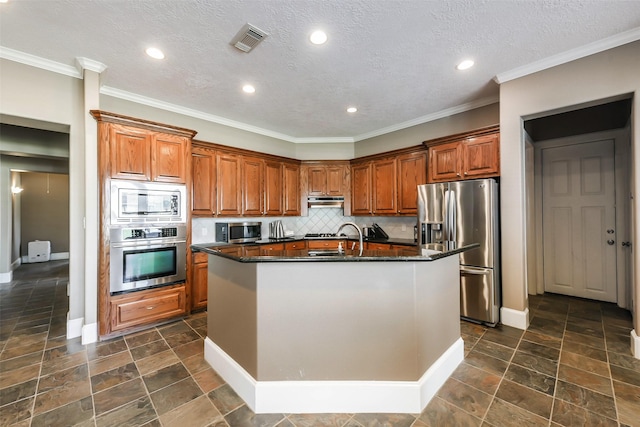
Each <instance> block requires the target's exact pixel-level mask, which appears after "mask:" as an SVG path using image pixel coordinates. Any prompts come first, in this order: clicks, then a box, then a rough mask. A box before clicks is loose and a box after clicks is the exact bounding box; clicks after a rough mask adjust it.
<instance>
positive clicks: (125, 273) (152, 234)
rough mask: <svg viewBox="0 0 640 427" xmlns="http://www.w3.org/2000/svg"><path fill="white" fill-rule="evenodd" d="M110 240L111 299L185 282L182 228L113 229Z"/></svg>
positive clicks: (185, 233)
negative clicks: (142, 290)
mask: <svg viewBox="0 0 640 427" xmlns="http://www.w3.org/2000/svg"><path fill="white" fill-rule="evenodd" d="M110 237H111V247H110V249H111V261H110V267H109V268H110V270H109V272H110V291H111V294H112V295H114V294H118V293H123V292H129V291H134V290H141V289H146V288H153V287H158V286H166V285H170V284H173V283H180V282H184V281H185V280H186V269H187V239H186V237H187V227H186V226H185V225H172V226H162V227H156V226H146V225H140V226H134V227H131V228H124V227H123V228H117V227H113V228H111V230H110Z"/></svg>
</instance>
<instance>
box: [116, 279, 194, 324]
mask: <svg viewBox="0 0 640 427" xmlns="http://www.w3.org/2000/svg"><path fill="white" fill-rule="evenodd" d="M186 314H187V305H186V291H185V286H184V285H178V286H172V287H166V288H160V289H150V290H147V291H140V292H133V293H130V294H125V295H118V296H114V297H111V330H112V331H118V330H121V329H126V328H130V327H134V326H141V325H145V324H147V323H153V322H158V321H160V320H164V319H170V318H172V317H176V316H180V315H186Z"/></svg>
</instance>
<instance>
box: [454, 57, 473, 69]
mask: <svg viewBox="0 0 640 427" xmlns="http://www.w3.org/2000/svg"><path fill="white" fill-rule="evenodd" d="M473 64H474V62H473V61H472V60H471V59H465V60H464V61H462V62H461V63H459V64H458V65H457V66H456V69H457V70H461V71H462V70H468V69H469V68H471V67H473Z"/></svg>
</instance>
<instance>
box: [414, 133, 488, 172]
mask: <svg viewBox="0 0 640 427" xmlns="http://www.w3.org/2000/svg"><path fill="white" fill-rule="evenodd" d="M424 144H425V145H426V146H427V147H428V148H429V166H428V181H429V182H445V181H460V180H465V179H476V178H489V177H495V176H499V175H500V134H499V128H498V126H491V127H488V128H482V129H478V130H476V131H472V132H467V133H464V134H456V135H452V136H448V137H444V138H438V139H435V140H430V141H425V142H424Z"/></svg>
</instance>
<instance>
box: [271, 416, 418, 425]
mask: <svg viewBox="0 0 640 427" xmlns="http://www.w3.org/2000/svg"><path fill="white" fill-rule="evenodd" d="M361 415H362V416H361V417H360V418H359V421H360V423H357V424H356V425H395V424H392V423H393V422H397V423H398V426H404V425H406V426H410V425H411V423H413V422H414V421H415V417H414V416H408V417H401V416H398V417H393V415H390V414H361ZM287 418H288V419H287V420H283V421H282V423H280V424H278V427H280V426H281V425H292V426H296V427H314V426H326V427H340V426H344V425H345V424H347V423H348V422H349V421H351V418H352V416H351V415H350V414H291V415H289V416H287ZM407 419H411V421H410V422H409V424H406V422H407ZM287 422H289V424H286V423H287ZM385 423H386V424H385Z"/></svg>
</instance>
